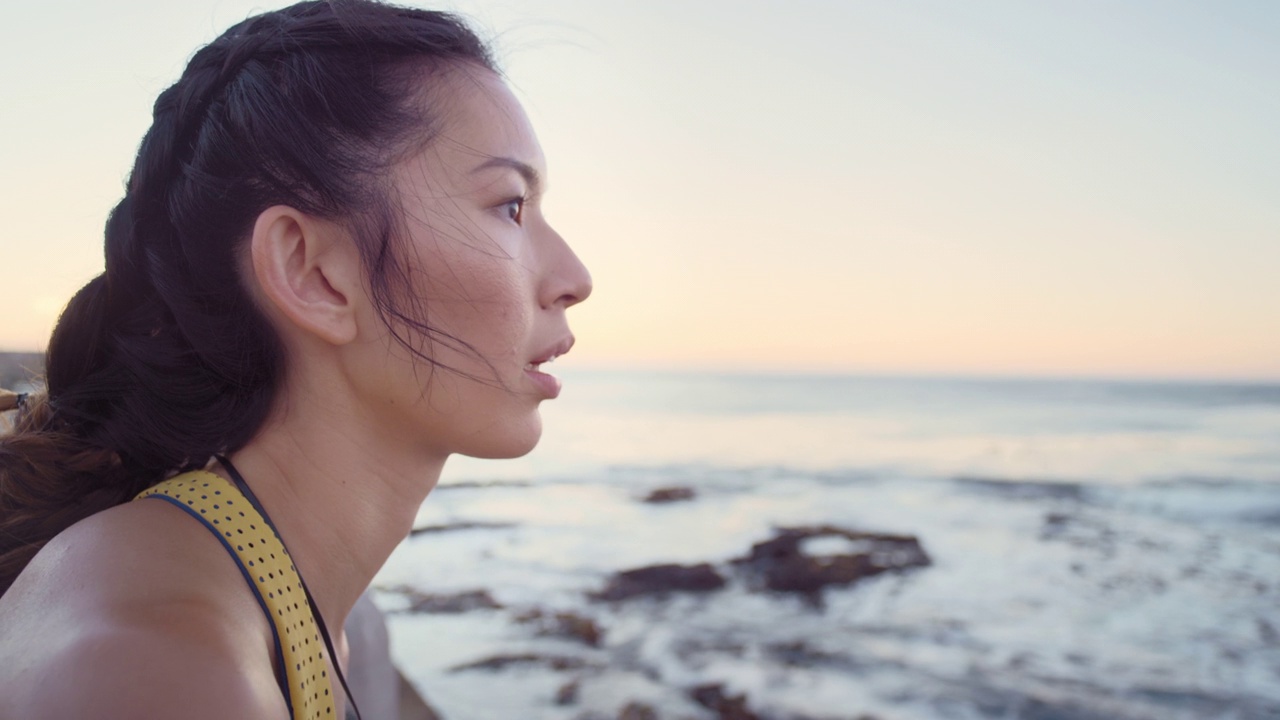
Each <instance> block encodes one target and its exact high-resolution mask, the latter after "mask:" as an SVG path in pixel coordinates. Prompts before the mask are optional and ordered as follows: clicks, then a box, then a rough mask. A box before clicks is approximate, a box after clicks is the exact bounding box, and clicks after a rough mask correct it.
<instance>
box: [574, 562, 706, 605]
mask: <svg viewBox="0 0 1280 720" xmlns="http://www.w3.org/2000/svg"><path fill="white" fill-rule="evenodd" d="M724 585H725V579H724V578H723V577H721V576H720V573H718V572H716V570H715V568H713V567H711V565H710V564H708V563H701V564H699V565H650V566H648V567H642V568H637V569H635V570H626V571H623V572H620V573H616V574H614V576H613V578H612V579H610V580H609V582H608V584H607V585H605V588H604V590H601V591H600V592H598V593H594V594H593V595H592V596H591V597H592V598H594V599H596V600H627V599H629V598H633V597H637V596H640V595H665V594H667V593H671V592H712V591H714V590H719V589H720V588H722V587H724Z"/></svg>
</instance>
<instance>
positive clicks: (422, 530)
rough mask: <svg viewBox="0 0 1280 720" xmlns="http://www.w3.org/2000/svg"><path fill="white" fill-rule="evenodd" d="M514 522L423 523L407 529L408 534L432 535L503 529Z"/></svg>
mask: <svg viewBox="0 0 1280 720" xmlns="http://www.w3.org/2000/svg"><path fill="white" fill-rule="evenodd" d="M515 526H516V523H510V522H466V521H463V522H455V523H445V524H443V525H424V526H422V527H418V528H414V529H412V530H410V531H409V536H410V537H413V536H417V535H432V534H436V533H444V532H453V531H456V530H504V529H506V528H513V527H515Z"/></svg>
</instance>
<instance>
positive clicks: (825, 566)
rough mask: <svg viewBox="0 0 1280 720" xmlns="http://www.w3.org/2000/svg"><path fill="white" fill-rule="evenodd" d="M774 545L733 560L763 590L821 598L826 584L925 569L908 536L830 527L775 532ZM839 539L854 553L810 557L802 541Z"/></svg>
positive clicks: (923, 558) (926, 561) (918, 550)
mask: <svg viewBox="0 0 1280 720" xmlns="http://www.w3.org/2000/svg"><path fill="white" fill-rule="evenodd" d="M776 532H777V534H776V536H775V537H774V538H773V539H772V540H766V541H764V542H760V543H756V544H755V545H753V546H752V547H751V553H750V554H749V555H747V556H746V557H743V558H738V559H736V560H734V561H733V562H734V564H736V565H739V566H741V567H743V568H745V569H746V570H747V571H748V572H749V573H750V574H751V575H753V576H754V577H755V579H756V580H757V581H758V582H759V583H760V584H762V585H763V586H764V587H765V588H767V589H769V590H772V591H774V592H791V593H798V594H801V595H805V596H807V597H809V598H810V599H811V600H814V601H818V600H820V599H821V591H822V589H823V588H825V587H827V586H829V585H835V586H844V585H851V584H853V583H855V582H857V581H859V580H862V579H863V578H867V577H871V576H874V575H879V574H880V573H884V572H890V571H895V572H896V571H903V570H907V569H910V568H918V567H927V566H928V565H929V564H930V560H929V556H928V555H926V554H925V552H924V549H923V548H921V547H920V541H919V540H917V539H916V538H915V537H913V536H910V535H886V534H881V533H866V532H857V531H854V530H846V529H844V528H839V527H834V526H831V525H821V526H814V527H794V528H778V529H777V531H776ZM822 537H839V538H844V539H846V540H849V541H850V542H852V543H854V546H855V548H856V549H855V551H854V552H850V553H841V554H835V555H808V554H806V553H805V552H804V550H803V548H802V546H803V544H804V542H805V541H806V540H810V539H813V538H822Z"/></svg>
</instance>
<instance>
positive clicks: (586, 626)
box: [516, 608, 604, 647]
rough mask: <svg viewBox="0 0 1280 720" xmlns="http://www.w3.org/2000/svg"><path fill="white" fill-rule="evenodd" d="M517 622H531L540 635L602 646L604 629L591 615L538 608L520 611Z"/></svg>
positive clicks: (592, 645)
mask: <svg viewBox="0 0 1280 720" xmlns="http://www.w3.org/2000/svg"><path fill="white" fill-rule="evenodd" d="M516 622H518V623H521V624H531V625H534V626H535V627H536V628H537V633H538V634H539V635H545V636H550V637H560V638H567V639H569V640H577V641H578V642H581V643H583V644H584V645H587V646H589V647H600V641H601V640H602V639H604V631H603V630H602V629H600V625H599V624H597V623H596V621H595V620H592V619H591V618H589V617H584V616H582V615H579V614H577V613H572V612H555V613H551V612H546V611H543V610H541V609H538V608H534V609H533V610H529V611H526V612H523V613H520V614H519V615H517V616H516Z"/></svg>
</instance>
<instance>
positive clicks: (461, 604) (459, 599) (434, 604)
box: [406, 590, 502, 615]
mask: <svg viewBox="0 0 1280 720" xmlns="http://www.w3.org/2000/svg"><path fill="white" fill-rule="evenodd" d="M406 595H407V596H408V598H409V607H408V608H407V610H406V612H411V613H429V614H436V615H457V614H460V613H465V612H471V611H472V610H500V609H502V604H501V603H499V602H498V601H497V600H494V599H493V596H492V595H490V594H489V591H488V590H469V591H467V592H460V593H451V594H439V595H436V594H430V593H424V592H418V591H417V590H409V591H408V592H407V593H406Z"/></svg>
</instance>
